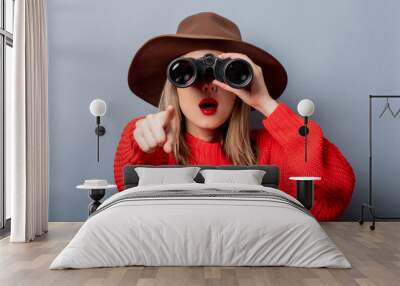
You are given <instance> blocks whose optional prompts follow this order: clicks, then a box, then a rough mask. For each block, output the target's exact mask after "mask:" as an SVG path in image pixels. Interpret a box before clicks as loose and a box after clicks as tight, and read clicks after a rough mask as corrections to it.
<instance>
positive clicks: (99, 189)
mask: <svg viewBox="0 0 400 286" xmlns="http://www.w3.org/2000/svg"><path fill="white" fill-rule="evenodd" d="M116 187H117V186H116V185H104V186H95V185H87V184H83V185H79V186H76V188H77V189H81V190H89V197H90V198H91V199H92V202H91V203H90V204H89V206H88V211H89V215H91V214H92V213H93V212H94V211H96V209H97V208H98V207H99V206H100V205H101V202H100V200H101V199H102V198H103V197H104V195H105V193H106V190H110V189H115V188H116Z"/></svg>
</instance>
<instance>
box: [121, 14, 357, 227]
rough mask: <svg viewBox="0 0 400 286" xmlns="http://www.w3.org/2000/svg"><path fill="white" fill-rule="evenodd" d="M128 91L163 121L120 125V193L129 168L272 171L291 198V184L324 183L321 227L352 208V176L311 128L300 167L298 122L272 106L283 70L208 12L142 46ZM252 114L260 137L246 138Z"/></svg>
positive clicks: (319, 187) (317, 204)
mask: <svg viewBox="0 0 400 286" xmlns="http://www.w3.org/2000/svg"><path fill="white" fill-rule="evenodd" d="M128 83H129V87H130V89H131V90H132V92H133V93H134V94H135V95H136V96H138V97H140V98H141V99H143V100H145V101H146V102H148V103H149V104H151V105H153V106H157V107H158V108H159V112H157V113H153V114H147V115H143V116H141V117H138V118H134V119H132V120H131V121H130V122H128V124H127V125H126V126H125V128H124V130H123V132H122V134H121V137H120V141H119V144H118V146H117V150H116V153H115V161H114V174H115V181H116V184H117V186H118V190H119V191H123V189H124V186H123V167H124V166H126V165H132V164H133V165H143V164H148V165H243V166H250V165H254V164H262V165H269V164H273V165H277V166H279V168H280V181H279V189H281V190H282V191H284V192H286V193H288V194H290V195H292V196H294V197H296V182H295V181H292V180H289V177H291V176H315V177H320V178H321V180H318V181H315V185H314V205H313V208H312V210H311V213H312V214H313V215H314V216H315V217H316V218H317V219H318V220H331V219H336V218H337V217H339V216H340V215H341V214H342V213H343V212H344V210H345V209H346V207H347V205H348V204H349V202H350V199H351V196H352V193H353V190H354V184H355V175H354V172H353V169H352V167H351V166H350V164H349V163H348V161H347V160H346V158H345V157H344V156H343V155H342V153H341V152H340V150H339V149H338V148H337V147H336V146H335V145H334V144H333V143H332V142H330V141H329V140H328V139H326V138H324V135H323V131H322V129H321V127H320V126H319V125H318V123H316V122H315V121H313V120H308V122H307V126H308V129H307V132H306V134H305V135H307V136H306V138H307V143H308V145H307V160H305V159H304V137H303V136H301V134H299V127H301V126H302V125H303V124H304V118H302V117H301V116H298V115H297V114H296V113H295V112H294V111H293V110H291V108H290V107H289V106H288V105H286V104H285V103H284V102H282V101H278V100H277V99H278V98H279V97H280V96H281V94H282V93H283V91H284V90H285V87H286V85H287V73H286V71H285V68H284V67H283V65H282V64H281V63H280V62H279V61H278V60H277V59H276V58H274V57H273V56H272V55H271V54H269V53H268V52H266V51H264V50H263V49H261V48H260V47H256V46H255V45H252V44H251V43H248V42H245V41H243V40H242V39H241V34H240V30H239V28H238V27H237V26H236V25H235V24H234V23H233V22H232V21H230V20H228V19H226V18H224V17H222V16H220V15H218V14H215V13H208V12H203V13H198V14H195V15H191V16H189V17H187V18H185V19H184V20H182V21H181V23H180V24H179V25H178V28H177V32H176V34H172V35H160V36H157V37H154V38H152V39H150V40H149V41H147V42H146V43H144V44H143V46H142V47H141V48H140V49H139V50H138V51H137V53H136V54H135V56H134V58H133V60H132V63H131V65H130V69H129V74H128ZM252 110H256V111H258V112H260V113H261V114H263V116H264V118H263V120H262V123H263V128H262V129H257V130H250V122H249V115H250V112H251V111H252ZM303 135H304V134H303Z"/></svg>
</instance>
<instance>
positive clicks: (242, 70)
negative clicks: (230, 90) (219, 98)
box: [225, 60, 253, 86]
mask: <svg viewBox="0 0 400 286" xmlns="http://www.w3.org/2000/svg"><path fill="white" fill-rule="evenodd" d="M225 77H226V79H227V81H228V82H230V83H232V84H233V85H236V86H244V85H246V84H247V83H249V82H250V81H251V79H252V77H253V73H252V69H251V67H250V65H249V64H248V63H247V62H246V61H243V60H234V61H232V62H231V63H229V64H228V65H227V66H226V69H225Z"/></svg>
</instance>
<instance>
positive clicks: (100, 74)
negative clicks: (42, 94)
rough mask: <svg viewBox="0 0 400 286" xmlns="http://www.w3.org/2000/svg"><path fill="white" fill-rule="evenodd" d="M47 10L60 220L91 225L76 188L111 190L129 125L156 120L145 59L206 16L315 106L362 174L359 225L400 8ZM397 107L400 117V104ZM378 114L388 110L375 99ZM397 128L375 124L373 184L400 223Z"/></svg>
mask: <svg viewBox="0 0 400 286" xmlns="http://www.w3.org/2000/svg"><path fill="white" fill-rule="evenodd" d="M47 2H48V4H47V10H48V12H47V14H48V33H49V57H50V58H49V112H50V220H51V221H81V220H84V219H85V218H86V216H87V204H88V201H89V200H88V198H87V193H86V192H84V191H78V190H76V189H75V186H76V185H77V184H79V183H81V182H82V181H83V180H84V179H85V178H106V179H108V180H109V181H111V182H113V168H112V165H113V157H114V152H115V147H116V144H117V142H118V139H119V134H120V132H121V129H122V127H123V126H124V124H125V123H126V122H127V121H128V120H129V119H131V118H132V117H136V116H138V115H141V114H146V113H149V112H154V111H156V110H155V109H154V108H152V107H151V106H150V105H149V104H146V103H144V102H143V101H141V100H139V99H137V98H135V96H133V95H132V94H131V92H130V91H129V89H128V86H127V80H126V78H127V70H128V66H129V64H130V61H131V58H132V56H133V54H134V53H135V51H136V50H137V49H138V48H139V47H140V46H141V44H142V43H143V42H144V41H146V40H147V39H149V38H151V37H153V36H156V35H159V34H163V33H174V32H175V30H176V26H177V24H178V22H179V21H180V20H181V19H183V18H184V17H186V16H188V15H190V14H193V13H197V12H200V11H214V12H217V13H220V14H221V15H224V16H226V17H227V18H229V19H232V20H233V21H234V22H235V23H237V24H238V25H239V27H240V29H241V31H242V35H243V36H244V39H245V40H248V41H250V42H252V43H254V44H256V45H258V46H260V47H262V48H264V49H266V50H267V51H269V52H270V53H272V54H273V55H274V56H275V57H277V58H278V59H279V60H280V61H281V62H282V63H283V65H284V66H285V67H286V69H287V72H288V76H289V81H288V86H287V88H286V90H285V92H284V94H283V95H282V96H281V98H280V100H282V101H284V102H286V103H287V104H288V105H289V106H290V107H292V109H294V110H295V108H296V104H297V102H298V101H299V100H300V99H302V98H310V99H312V100H313V101H314V102H315V104H316V108H317V109H316V113H315V115H314V116H313V119H314V120H316V121H317V122H318V123H319V124H320V125H321V127H322V129H323V131H324V134H325V136H326V137H327V138H328V139H329V140H331V141H332V142H334V143H335V144H336V145H337V146H338V147H339V149H340V150H341V151H342V152H343V154H344V155H345V156H346V158H347V159H348V160H349V162H350V163H351V164H352V166H353V168H354V170H355V172H356V176H357V183H356V190H355V193H354V195H353V200H352V203H351V205H350V207H349V208H348V210H347V212H346V214H345V216H344V218H357V217H358V215H359V207H360V203H361V202H363V201H365V200H366V199H367V187H368V95H369V94H394V93H397V94H400V32H399V29H398V28H399V27H400V17H399V15H398V12H399V11H400V2H399V1H394V0H393V1H375V0H369V1H366V0H352V1H350V0H336V1H320V0H307V1H306V0H303V1H298V0H280V1H272V0H269V1H266V0H263V1H247V2H245V1H232V0H229V1H228V0H225V1H215V0H207V1H177V0H170V1H152V0H148V1H131V0H125V1H122V0H121V1H110V0H85V1H81V0H49V1H47ZM94 98H102V99H104V100H105V101H106V102H107V104H108V112H107V114H106V116H105V117H104V119H103V123H104V126H105V127H106V128H107V133H106V135H105V136H104V137H103V138H101V162H100V164H99V163H97V162H96V156H95V155H96V149H95V146H96V145H95V144H96V138H95V134H94V127H95V119H94V117H92V115H91V114H90V113H89V103H90V102H91V100H92V99H94ZM383 103H384V102H383ZM393 105H394V106H395V107H396V110H397V109H398V108H400V100H399V101H398V102H393ZM375 107H376V110H378V108H380V107H383V104H381V103H380V102H375V104H374V108H375ZM377 113H379V112H377ZM257 118H259V117H257V116H255V118H254V119H255V120H254V121H257V120H256V119H257ZM397 120H399V119H397ZM397 120H394V119H392V120H389V119H383V120H379V121H378V120H376V122H377V123H374V127H377V128H378V127H379V128H380V130H379V132H378V131H377V132H376V134H375V135H374V136H376V138H377V139H376V141H374V143H375V142H376V144H375V147H374V151H375V152H376V153H375V154H376V158H377V159H376V161H375V162H374V168H375V169H376V170H377V171H376V173H375V174H376V175H375V176H374V179H375V183H374V185H375V186H376V196H375V197H376V202H377V205H378V206H379V212H380V214H381V215H396V214H397V215H400V211H398V210H396V209H398V205H399V204H400V188H399V185H400V184H399V183H398V178H399V177H400V176H399V173H400V171H399V170H400V160H398V159H399V156H398V155H397V153H399V152H396V150H397V149H398V148H397V147H398V146H399V144H398V143H399V141H400V136H399V135H396V133H397V134H398V133H400V132H399V127H398V125H397V123H396V122H398V121H397ZM255 125H257V123H255ZM384 128H386V129H384ZM375 130H377V129H375ZM385 144H387V145H385ZM386 146H387V147H386ZM378 169H379V170H378Z"/></svg>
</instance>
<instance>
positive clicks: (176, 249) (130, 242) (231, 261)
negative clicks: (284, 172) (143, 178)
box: [50, 183, 351, 269]
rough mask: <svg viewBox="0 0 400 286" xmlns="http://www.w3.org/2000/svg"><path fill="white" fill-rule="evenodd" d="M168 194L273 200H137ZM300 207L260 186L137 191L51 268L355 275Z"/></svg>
mask: <svg viewBox="0 0 400 286" xmlns="http://www.w3.org/2000/svg"><path fill="white" fill-rule="evenodd" d="M169 190H172V191H173V190H181V191H182V193H183V192H184V191H190V192H198V193H199V194H201V193H204V194H207V193H208V192H211V191H213V192H215V191H218V192H224V191H226V192H228V191H229V192H232V191H235V192H239V191H246V190H248V191H249V194H251V191H262V192H265V194H266V195H268V196H271V198H270V199H265V198H263V197H262V196H263V194H264V193H262V196H261V197H252V196H250V195H249V196H248V197H246V196H247V194H246V192H245V194H246V196H243V195H241V196H240V197H237V196H236V195H232V196H226V197H218V196H216V197H210V196H201V197H196V196H187V195H186V196H183V195H182V196H181V197H180V195H179V194H178V195H175V196H173V197H157V198H145V197H143V198H134V199H132V198H130V197H131V196H137V195H138V194H139V195H142V194H143V195H146V193H144V192H153V193H154V192H155V191H160V192H165V191H169ZM138 192H141V193H138ZM241 193H242V192H241ZM278 197H280V198H282V199H276V198H278ZM284 200H290V202H292V204H289V203H285V202H284ZM295 204H300V203H299V202H298V201H297V200H295V199H294V198H292V197H291V196H289V195H287V194H285V193H284V192H281V191H279V190H277V189H274V188H268V187H263V186H255V185H241V184H197V183H191V184H175V185H164V186H140V187H139V186H138V187H135V188H131V189H128V190H125V191H123V192H121V193H118V194H115V195H113V196H112V197H110V198H108V199H107V200H106V201H105V202H103V204H102V205H101V206H100V207H99V209H98V211H97V212H96V213H95V214H94V215H92V216H91V217H90V218H89V219H88V220H87V221H86V222H85V223H84V224H83V225H82V227H81V229H80V230H79V231H78V233H77V234H76V235H75V237H74V238H73V239H72V240H71V242H70V243H69V244H68V245H67V246H66V247H65V248H64V250H63V251H62V252H61V253H60V254H59V255H58V256H57V257H56V258H55V259H54V261H53V262H52V264H51V265H50V269H63V268H91V267H112V266H127V265H146V266H188V265H191V266H194V265H214V266H216V265H219V266H241V265H247V266H294V267H332V268H350V267H351V265H350V263H349V262H348V260H347V259H346V258H345V256H344V255H343V253H342V252H341V251H340V250H339V249H338V248H337V247H336V245H335V244H334V243H333V242H332V241H331V239H330V238H329V237H328V236H327V234H326V233H325V231H324V230H323V229H322V228H321V226H320V225H319V223H318V222H317V221H316V220H315V219H314V218H313V217H312V216H311V215H309V214H307V213H306V212H304V211H303V210H301V209H300V208H299V207H296V205H295Z"/></svg>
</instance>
